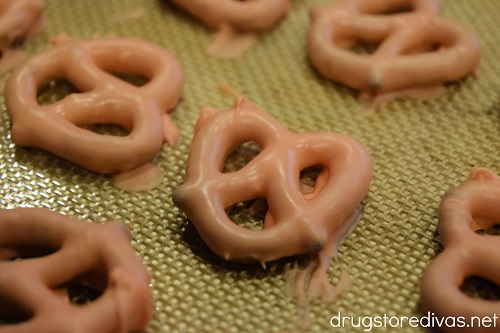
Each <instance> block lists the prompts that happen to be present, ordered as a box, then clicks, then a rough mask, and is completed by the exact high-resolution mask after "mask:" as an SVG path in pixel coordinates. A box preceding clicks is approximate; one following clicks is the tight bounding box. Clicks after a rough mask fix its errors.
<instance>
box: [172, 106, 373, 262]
mask: <svg viewBox="0 0 500 333" xmlns="http://www.w3.org/2000/svg"><path fill="white" fill-rule="evenodd" d="M195 131H196V133H195V136H194V139H193V142H192V146H191V150H190V154H189V160H188V162H187V168H186V178H185V182H184V184H183V185H181V186H180V187H179V188H177V189H176V190H175V191H174V193H173V200H174V203H175V204H176V205H177V206H178V207H179V208H180V209H181V210H182V211H183V212H184V213H186V215H187V216H188V217H189V218H190V219H191V220H192V221H193V223H194V225H195V226H196V228H197V230H198V232H199V233H200V235H201V237H202V238H203V240H204V241H205V242H206V243H207V244H208V246H209V247H210V248H211V249H212V250H213V251H214V252H215V253H216V254H218V255H219V256H221V257H223V258H225V259H226V260H254V261H259V262H261V263H262V264H263V265H264V264H265V263H266V262H268V261H271V260H275V259H278V258H282V257H287V256H293V255H297V254H302V253H318V252H321V251H322V250H324V249H326V250H327V252H328V254H325V255H327V256H328V255H329V254H330V253H333V252H336V249H337V246H338V244H339V243H340V242H341V241H342V239H343V238H344V236H345V234H346V233H347V232H348V230H350V229H351V228H352V225H353V223H354V222H356V221H357V218H353V217H355V216H357V215H358V214H357V208H358V206H359V205H360V202H361V200H362V199H363V197H364V196H365V195H366V193H367V192H368V187H369V184H370V181H371V175H372V169H371V160H370V157H369V155H368V154H367V152H366V151H365V149H364V148H363V147H362V146H361V145H360V144H359V143H358V142H357V141H356V140H354V139H352V138H350V137H347V136H344V135H341V134H337V133H332V132H313V133H304V134H296V133H292V132H290V131H288V130H287V129H286V128H285V127H283V126H282V125H281V124H280V123H279V122H278V121H277V120H276V119H275V118H273V117H272V116H271V115H270V114H268V113H267V112H265V111H263V110H261V109H260V108H258V107H257V106H256V105H255V104H253V103H252V102H251V101H249V100H248V99H246V98H243V97H240V98H238V100H237V103H236V104H235V105H234V106H233V107H231V108H229V109H225V110H218V109H211V108H207V109H204V110H203V111H202V113H201V115H200V118H199V119H198V122H197V124H196V129H195ZM247 141H254V142H256V143H257V144H258V145H259V146H260V147H262V151H261V152H260V153H259V154H258V155H257V156H256V157H255V158H254V159H253V160H251V161H250V162H249V163H248V164H246V165H245V166H244V167H243V168H241V169H240V170H238V171H235V172H232V173H222V172H221V168H222V166H223V164H224V161H225V159H226V157H227V155H228V154H229V153H230V152H231V151H232V150H233V149H235V148H236V147H238V146H239V145H241V144H242V143H244V142H247ZM316 165H321V166H323V171H322V172H321V174H320V175H319V176H318V180H317V182H316V185H315V187H314V189H313V190H312V192H311V193H307V194H304V193H302V191H301V189H300V172H301V171H302V170H304V169H306V168H308V167H312V166H316ZM256 198H265V199H266V200H267V205H268V211H267V214H266V216H265V219H264V225H263V228H262V230H251V229H246V228H244V227H241V226H239V225H237V224H235V223H234V222H233V221H231V219H230V218H229V217H228V215H227V213H226V210H227V209H229V208H230V207H231V206H233V205H235V204H237V203H239V202H243V201H247V200H251V199H256Z"/></svg>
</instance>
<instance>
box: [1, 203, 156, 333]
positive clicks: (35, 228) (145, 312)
mask: <svg viewBox="0 0 500 333" xmlns="http://www.w3.org/2000/svg"><path fill="white" fill-rule="evenodd" d="M13 259H19V260H13ZM149 282H150V275H149V272H148V270H147V268H146V267H145V265H144V264H143V263H142V262H141V261H140V260H139V258H138V257H137V256H136V254H135V252H134V251H133V249H132V247H131V246H130V232H129V230H128V229H127V228H126V227H125V225H124V224H122V223H120V222H116V221H114V222H106V223H105V224H102V225H100V224H91V223H85V222H83V221H79V220H76V219H74V218H72V217H68V216H64V215H61V214H59V213H56V212H51V211H49V210H45V209H39V208H33V209H32V208H20V209H11V210H2V211H0V316H1V318H2V320H5V319H7V320H8V322H11V321H12V322H13V323H2V324H1V325H0V331H2V332H3V333H24V332H26V333H28V332H42V333H44V332H47V333H48V332H62V333H63V332H68V333H69V332H71V333H74V332H103V333H105V332H113V333H118V332H121V333H129V332H135V331H138V330H141V329H144V328H145V327H146V326H147V324H148V323H149V321H150V319H151V317H152V313H153V302H152V297H151V292H150V289H149ZM75 285H80V286H86V288H92V290H94V291H102V294H100V296H98V297H97V298H96V299H94V300H92V301H91V302H90V303H87V304H82V305H76V304H73V303H72V302H70V299H69V295H68V291H69V289H70V288H71V287H72V286H75ZM66 289H67V290H68V291H67V290H66Z"/></svg>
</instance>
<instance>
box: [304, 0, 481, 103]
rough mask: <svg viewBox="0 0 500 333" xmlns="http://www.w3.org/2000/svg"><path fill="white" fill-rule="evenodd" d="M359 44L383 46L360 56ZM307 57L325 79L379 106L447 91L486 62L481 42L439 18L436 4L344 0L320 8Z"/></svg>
mask: <svg viewBox="0 0 500 333" xmlns="http://www.w3.org/2000/svg"><path fill="white" fill-rule="evenodd" d="M399 10H409V11H403V12H397V11H399ZM392 11H396V13H392ZM359 42H361V43H372V44H378V45H377V47H376V48H375V50H374V52H373V53H371V54H370V53H368V54H360V53H357V52H354V50H351V48H352V47H353V46H355V45H357V43H359ZM308 55H309V58H310V60H311V62H312V64H313V66H314V67H315V68H316V69H317V70H318V71H319V72H320V73H321V74H322V75H323V76H325V77H326V78H328V79H331V80H334V81H337V82H340V83H342V84H345V85H347V86H349V87H351V88H353V89H356V90H359V91H360V92H361V93H362V94H361V97H362V98H365V99H369V98H373V99H374V100H375V99H376V98H378V99H379V100H383V99H384V98H385V97H387V96H392V97H397V96H398V95H409V96H412V95H417V96H418V94H417V92H421V95H422V96H423V95H424V94H425V93H427V94H431V91H439V90H440V88H441V90H444V88H443V84H444V83H447V82H451V81H456V80H459V79H461V78H463V77H465V76H466V75H468V74H469V73H472V72H474V71H475V70H476V68H477V66H478V63H479V59H480V56H481V55H480V49H479V46H478V42H477V39H476V37H475V36H474V35H473V34H472V33H471V32H470V31H469V30H468V29H466V28H464V27H462V26H461V25H459V24H457V23H454V22H451V21H449V20H446V19H444V18H442V17H440V16H439V6H438V2H437V1H436V0H390V1H370V0H342V1H340V2H338V3H335V4H333V5H327V6H322V7H319V8H316V9H314V10H313V11H312V12H311V28H310V31H309V36H308ZM386 99H387V98H386Z"/></svg>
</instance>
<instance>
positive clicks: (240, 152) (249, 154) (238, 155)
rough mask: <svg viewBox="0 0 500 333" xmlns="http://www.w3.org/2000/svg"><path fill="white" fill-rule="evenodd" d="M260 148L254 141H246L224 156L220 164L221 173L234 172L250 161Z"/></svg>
mask: <svg viewBox="0 0 500 333" xmlns="http://www.w3.org/2000/svg"><path fill="white" fill-rule="evenodd" d="M261 151H262V148H261V147H260V146H259V144H257V143H256V142H255V141H246V142H244V143H243V144H241V145H239V146H238V147H236V148H235V149H234V150H232V151H231V152H230V153H229V154H228V155H227V157H226V159H225V161H224V164H223V166H222V172H223V173H231V172H236V171H238V170H240V169H241V168H243V167H244V166H245V165H247V164H248V163H250V161H252V160H253V159H254V158H255V157H257V155H259V153H260V152H261Z"/></svg>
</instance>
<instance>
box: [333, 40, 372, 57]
mask: <svg viewBox="0 0 500 333" xmlns="http://www.w3.org/2000/svg"><path fill="white" fill-rule="evenodd" d="M341 43H344V44H350V45H349V47H348V49H349V50H350V51H351V52H352V53H355V54H359V55H363V54H366V55H370V54H373V53H375V51H377V49H378V47H379V46H380V42H375V41H362V40H359V41H355V42H354V43H352V42H350V43H349V42H347V41H344V42H341Z"/></svg>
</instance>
